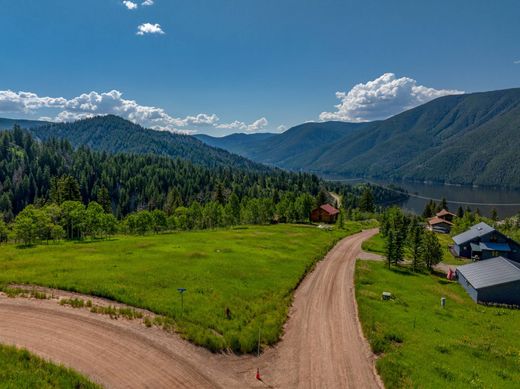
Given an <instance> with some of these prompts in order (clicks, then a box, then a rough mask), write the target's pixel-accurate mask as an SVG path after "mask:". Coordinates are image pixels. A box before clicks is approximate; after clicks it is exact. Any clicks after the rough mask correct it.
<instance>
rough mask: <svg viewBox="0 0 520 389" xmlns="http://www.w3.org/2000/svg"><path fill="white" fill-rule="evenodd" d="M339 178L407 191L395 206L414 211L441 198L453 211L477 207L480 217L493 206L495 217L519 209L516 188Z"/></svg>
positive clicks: (519, 196)
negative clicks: (407, 195)
mask: <svg viewBox="0 0 520 389" xmlns="http://www.w3.org/2000/svg"><path fill="white" fill-rule="evenodd" d="M340 181H342V182H345V183H352V184H354V183H356V182H363V181H364V182H370V183H373V184H379V185H381V186H384V187H388V185H393V186H396V187H399V188H402V189H404V190H406V191H407V192H408V194H409V196H410V197H409V198H408V199H407V200H405V201H404V202H402V203H401V204H398V205H400V206H401V207H402V208H403V209H405V210H408V211H411V212H413V213H416V214H421V213H422V212H423V210H424V207H425V205H426V203H427V202H428V201H430V199H433V200H434V201H437V202H440V201H441V199H442V198H445V199H446V200H447V201H448V207H449V209H450V211H452V212H454V213H456V211H457V209H458V208H459V207H460V206H462V207H463V208H466V207H469V208H470V209H471V210H473V211H475V210H476V209H477V208H478V209H479V210H480V213H481V214H482V215H483V216H490V215H491V212H492V210H493V208H495V209H496V210H497V212H498V217H499V218H505V217H509V216H513V215H516V214H518V212H520V190H512V189H500V188H489V187H472V186H454V185H443V184H432V183H419V182H407V181H383V180H359V179H355V180H349V179H341V180H340Z"/></svg>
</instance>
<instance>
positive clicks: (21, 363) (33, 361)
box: [0, 345, 99, 389]
mask: <svg viewBox="0 0 520 389" xmlns="http://www.w3.org/2000/svg"><path fill="white" fill-rule="evenodd" d="M0 388H2V389H8V388H9V389H11V388H12V389H20V388H40V389H51V388H52V389H54V388H63V389H68V388H76V389H89V388H92V389H94V388H99V387H98V386H97V385H95V384H93V383H91V382H89V381H88V380H87V379H86V378H84V377H82V376H81V375H79V374H77V373H75V372H74V371H72V370H70V369H67V368H65V367H62V366H57V365H54V364H52V363H49V362H46V361H44V360H43V359H41V358H38V357H37V356H35V355H32V354H31V353H29V352H28V351H27V350H20V349H17V348H14V347H8V346H2V345H0Z"/></svg>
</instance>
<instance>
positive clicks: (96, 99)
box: [0, 90, 268, 133]
mask: <svg viewBox="0 0 520 389" xmlns="http://www.w3.org/2000/svg"><path fill="white" fill-rule="evenodd" d="M40 110H46V112H45V113H47V111H52V112H55V116H53V117H51V116H50V115H48V114H47V115H45V116H41V117H42V118H44V119H42V120H46V121H56V122H71V121H75V120H80V119H86V118H90V117H93V116H99V115H108V114H113V115H118V116H121V117H123V118H125V119H128V120H130V121H132V122H134V123H138V124H141V125H142V126H144V127H148V128H152V129H155V130H160V131H171V132H180V133H194V132H198V131H200V130H206V131H207V130H209V132H211V130H212V129H213V131H215V130H217V129H227V130H234V131H245V132H255V131H260V130H262V129H264V128H265V127H266V126H267V125H268V121H267V119H266V118H264V117H262V118H260V119H258V120H256V121H254V122H252V123H250V124H247V123H245V122H242V121H238V120H236V121H234V122H231V123H220V118H219V117H218V116H217V115H216V114H207V113H199V114H197V115H188V116H185V117H175V116H172V115H170V114H168V113H167V112H166V111H165V110H164V109H163V108H159V107H153V106H147V105H141V104H139V103H137V101H135V100H129V99H125V98H123V94H122V93H121V92H120V91H118V90H111V91H109V92H101V93H100V92H94V91H93V92H90V93H83V94H81V95H79V96H76V97H73V98H70V99H66V98H64V97H46V96H39V95H37V94H36V93H32V92H14V91H11V90H4V91H1V90H0V113H12V114H34V113H37V112H39V111H40Z"/></svg>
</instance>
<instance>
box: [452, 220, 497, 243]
mask: <svg viewBox="0 0 520 389" xmlns="http://www.w3.org/2000/svg"><path fill="white" fill-rule="evenodd" d="M493 231H495V229H494V228H493V227H491V226H490V225H488V224H486V223H484V222H482V223H478V224H475V225H474V226H473V227H471V228H470V229H469V230H467V231H465V232H463V233H462V234H459V235H457V236H454V237H453V241H454V242H455V243H456V244H458V245H461V244H463V243H466V242H469V241H470V240H473V239H475V238H479V237H481V236H484V235H487V234H489V233H490V232H493Z"/></svg>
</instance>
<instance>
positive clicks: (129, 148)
mask: <svg viewBox="0 0 520 389" xmlns="http://www.w3.org/2000/svg"><path fill="white" fill-rule="evenodd" d="M0 120H1V119H0ZM17 122H20V121H17ZM20 126H22V127H23V124H20ZM29 131H30V132H31V133H32V134H33V135H34V136H35V137H36V138H38V139H41V140H47V139H50V138H62V139H67V140H68V141H69V142H70V143H71V144H72V145H73V146H74V147H79V146H87V147H89V148H91V149H93V150H99V151H106V152H109V153H131V154H150V153H151V154H157V155H163V156H168V157H172V158H180V159H184V160H188V161H191V162H193V163H195V164H199V165H202V166H205V167H231V168H240V169H247V170H253V171H267V170H269V168H268V167H267V166H265V165H263V164H260V163H255V162H252V161H251V160H249V159H247V158H244V157H241V156H239V155H237V154H232V153H230V152H228V151H225V150H223V149H220V148H215V147H211V146H208V145H206V144H205V143H203V142H202V141H200V140H198V139H196V138H194V137H192V136H188V135H180V134H172V133H170V132H166V131H154V130H149V129H145V128H143V127H141V126H139V125H137V124H134V123H132V122H130V121H128V120H125V119H122V118H120V117H118V116H114V115H107V116H97V117H94V118H91V119H84V120H79V121H76V122H73V123H44V124H43V125H39V126H36V127H32V128H29Z"/></svg>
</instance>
